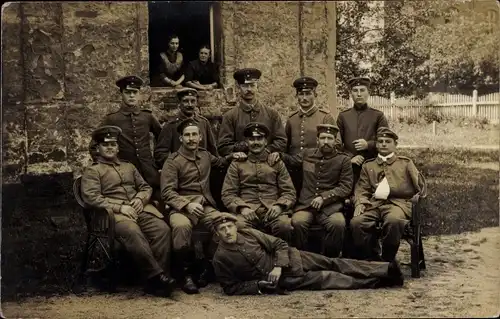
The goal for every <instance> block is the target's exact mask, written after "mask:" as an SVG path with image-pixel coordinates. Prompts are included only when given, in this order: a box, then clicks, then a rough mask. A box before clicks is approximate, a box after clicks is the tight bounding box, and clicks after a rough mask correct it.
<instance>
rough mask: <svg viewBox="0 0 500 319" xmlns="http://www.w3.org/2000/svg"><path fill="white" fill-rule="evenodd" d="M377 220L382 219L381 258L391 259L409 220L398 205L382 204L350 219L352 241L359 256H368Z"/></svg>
mask: <svg viewBox="0 0 500 319" xmlns="http://www.w3.org/2000/svg"><path fill="white" fill-rule="evenodd" d="M379 220H381V221H382V235H381V236H382V237H381V239H382V259H383V260H387V261H391V260H393V259H394V257H396V254H397V252H398V249H399V243H400V241H401V237H402V236H403V233H404V229H405V227H406V224H408V222H409V220H408V217H407V216H406V214H405V212H404V211H403V210H402V209H401V208H400V207H399V206H396V205H394V204H392V203H387V204H383V205H381V206H379V207H377V208H375V209H372V210H369V211H365V212H364V213H363V214H361V215H359V216H356V217H354V218H353V219H351V224H350V225H351V231H352V236H353V243H354V245H355V246H356V247H357V248H356V250H357V251H358V254H360V255H361V256H360V257H361V258H368V256H370V255H371V254H372V248H371V247H373V243H374V242H375V240H376V238H377V237H376V236H375V227H376V225H377V222H378V221H379Z"/></svg>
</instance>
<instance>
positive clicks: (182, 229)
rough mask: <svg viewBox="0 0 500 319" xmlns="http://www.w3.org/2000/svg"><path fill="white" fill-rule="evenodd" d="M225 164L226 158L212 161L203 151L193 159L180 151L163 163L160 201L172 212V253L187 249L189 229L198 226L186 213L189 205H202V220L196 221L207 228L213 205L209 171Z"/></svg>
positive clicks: (181, 149)
mask: <svg viewBox="0 0 500 319" xmlns="http://www.w3.org/2000/svg"><path fill="white" fill-rule="evenodd" d="M227 164H229V159H228V158H224V157H215V156H213V155H212V154H210V153H209V152H208V151H206V150H205V149H198V151H197V152H196V155H195V156H194V157H193V156H192V155H191V154H189V153H188V152H186V150H185V149H184V147H181V148H179V150H178V151H177V152H174V153H172V154H171V155H170V156H169V157H168V159H167V160H166V161H165V164H164V165H163V169H162V172H161V195H162V196H161V197H162V199H163V200H164V201H165V203H166V204H167V205H169V206H170V207H172V208H173V211H172V214H171V215H170V218H169V219H170V226H172V237H173V246H174V249H175V250H181V249H183V248H186V247H188V246H189V245H190V242H191V233H192V227H193V226H195V225H196V224H197V223H198V218H197V217H196V216H193V215H191V214H189V213H188V212H187V210H186V206H187V205H188V204H189V203H193V202H194V203H198V204H201V205H203V208H204V212H205V216H203V218H201V220H200V221H201V222H202V223H203V224H205V225H206V226H208V227H209V226H210V221H211V215H212V214H213V213H215V212H216V209H215V207H216V203H215V200H214V198H213V197H212V193H211V192H210V184H209V178H210V170H211V167H223V166H227Z"/></svg>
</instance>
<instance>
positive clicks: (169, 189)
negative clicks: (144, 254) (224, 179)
mask: <svg viewBox="0 0 500 319" xmlns="http://www.w3.org/2000/svg"><path fill="white" fill-rule="evenodd" d="M200 125H201V124H200V123H199V122H197V121H196V120H195V119H190V118H188V119H185V120H184V121H183V122H181V123H180V124H179V125H178V127H177V130H178V132H177V135H178V136H179V137H180V141H181V143H182V145H181V147H180V148H179V149H178V150H177V152H173V153H172V154H170V156H169V157H168V159H167V160H166V161H165V164H164V165H163V169H162V171H161V196H162V200H163V201H165V203H166V204H167V205H169V206H170V207H171V208H173V209H172V210H171V211H170V216H169V222H170V226H171V227H172V241H173V249H174V252H175V254H176V258H175V261H176V266H177V270H178V273H179V277H180V278H181V281H182V290H183V291H184V292H186V293H188V294H195V293H198V292H199V291H198V286H197V284H196V283H195V282H194V281H193V278H192V275H193V274H192V268H193V267H192V266H193V262H192V261H193V258H192V257H193V256H192V255H193V254H192V238H191V236H192V230H193V226H196V225H197V224H198V223H199V222H201V223H202V224H204V225H205V226H207V228H208V227H209V226H210V221H211V218H212V216H213V214H214V213H216V212H218V211H217V210H216V209H215V207H216V204H215V200H214V199H213V197H212V193H211V192H210V187H209V177H210V170H211V167H223V166H227V165H228V164H229V163H230V161H231V160H232V159H237V160H238V159H246V157H247V156H246V154H245V153H233V154H230V155H227V156H225V157H215V156H213V155H212V154H210V153H209V152H208V151H207V150H205V149H203V148H200V147H199V145H200V139H201V130H200Z"/></svg>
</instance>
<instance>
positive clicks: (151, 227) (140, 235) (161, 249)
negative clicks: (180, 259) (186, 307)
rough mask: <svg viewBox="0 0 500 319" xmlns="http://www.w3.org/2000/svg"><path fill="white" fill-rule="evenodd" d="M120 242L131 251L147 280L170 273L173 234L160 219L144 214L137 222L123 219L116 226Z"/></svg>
mask: <svg viewBox="0 0 500 319" xmlns="http://www.w3.org/2000/svg"><path fill="white" fill-rule="evenodd" d="M115 232H116V237H117V238H118V241H119V242H120V243H121V244H122V245H123V246H124V247H125V249H126V250H127V251H129V252H130V253H131V255H132V258H133V259H134V260H135V262H136V263H137V265H138V266H139V267H140V269H141V270H142V271H143V273H144V276H145V277H146V278H148V279H149V278H152V277H154V276H156V275H158V274H160V273H162V272H165V273H166V274H168V273H169V267H168V257H169V255H170V247H171V232H170V228H169V227H168V225H167V224H166V223H165V222H164V221H163V220H162V219H160V218H158V217H156V216H154V215H152V214H149V213H147V212H142V213H140V214H139V217H138V218H137V220H136V221H133V220H131V219H125V218H124V219H121V220H119V221H118V222H117V223H116V226H115Z"/></svg>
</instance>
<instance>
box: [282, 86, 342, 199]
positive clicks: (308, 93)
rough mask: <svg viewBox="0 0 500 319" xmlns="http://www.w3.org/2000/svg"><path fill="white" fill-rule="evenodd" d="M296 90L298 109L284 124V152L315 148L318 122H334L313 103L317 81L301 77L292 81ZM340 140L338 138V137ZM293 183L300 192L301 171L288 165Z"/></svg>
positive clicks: (327, 113) (298, 151)
mask: <svg viewBox="0 0 500 319" xmlns="http://www.w3.org/2000/svg"><path fill="white" fill-rule="evenodd" d="M293 86H294V87H295V89H296V91H297V95H296V96H297V101H298V103H299V109H298V110H297V111H295V112H294V113H292V115H290V117H289V118H288V120H287V122H286V125H285V133H286V137H287V145H286V153H288V154H290V155H296V154H299V153H301V152H302V150H304V149H307V148H316V143H317V134H316V127H317V126H318V124H335V120H334V119H333V116H332V115H331V114H330V112H329V111H328V110H325V109H322V108H319V107H318V106H317V105H316V104H314V99H315V98H316V96H317V95H316V87H317V86H318V81H316V80H315V79H313V78H311V77H301V78H298V79H296V80H295V81H294V82H293ZM339 142H340V139H339ZM288 170H289V171H290V176H291V177H292V181H293V185H294V186H295V189H296V190H297V193H299V192H300V189H301V188H302V172H301V169H300V167H299V168H291V167H288Z"/></svg>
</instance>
